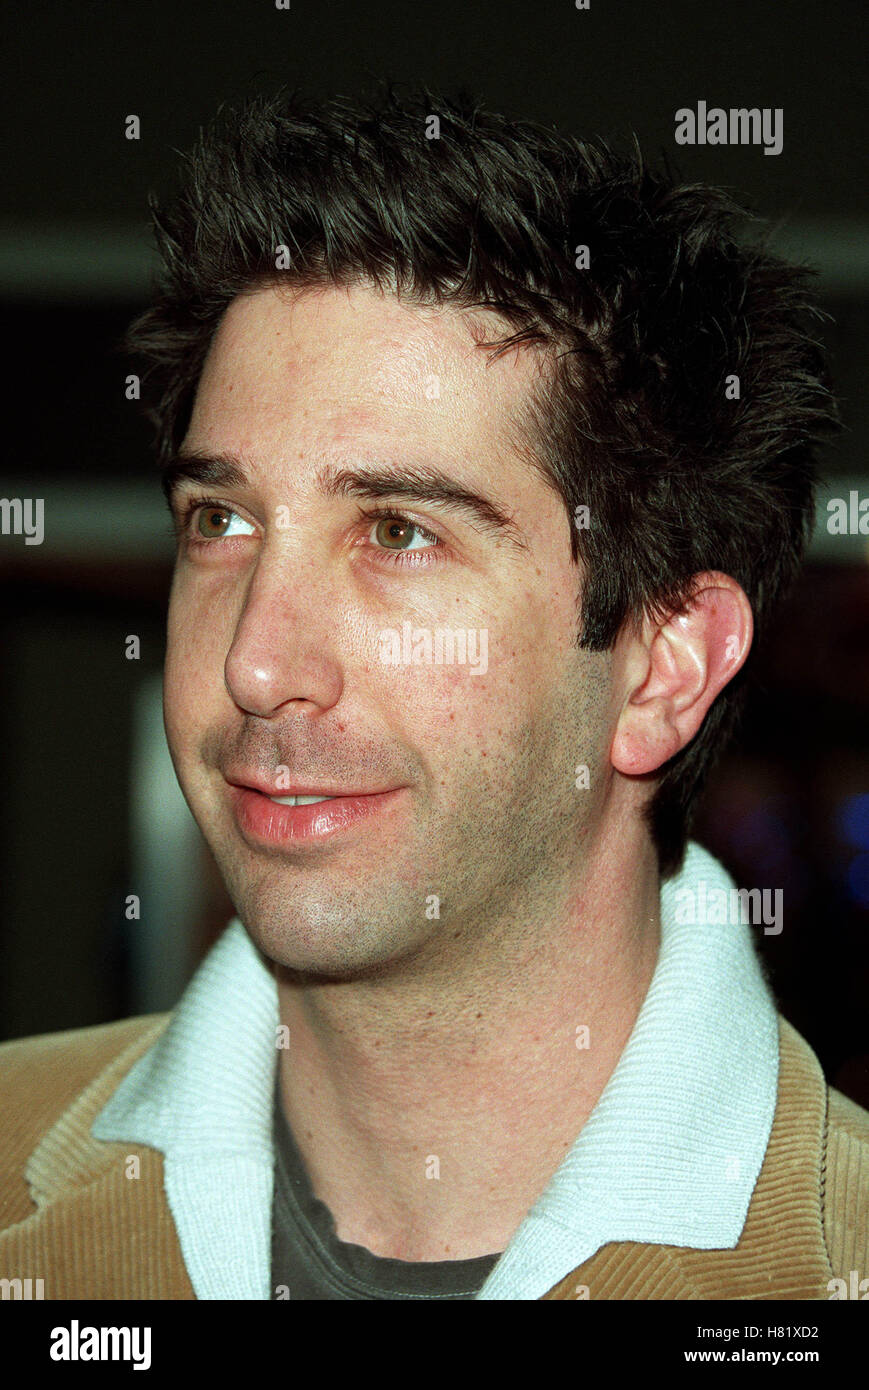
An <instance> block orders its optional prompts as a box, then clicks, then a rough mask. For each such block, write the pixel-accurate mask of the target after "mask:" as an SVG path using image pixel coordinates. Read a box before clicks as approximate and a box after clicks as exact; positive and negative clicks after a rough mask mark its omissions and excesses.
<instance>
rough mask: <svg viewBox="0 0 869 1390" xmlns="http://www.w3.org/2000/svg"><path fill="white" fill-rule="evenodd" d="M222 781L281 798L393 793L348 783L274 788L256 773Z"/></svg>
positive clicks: (226, 778) (387, 790)
mask: <svg viewBox="0 0 869 1390" xmlns="http://www.w3.org/2000/svg"><path fill="white" fill-rule="evenodd" d="M224 779H225V780H226V781H227V782H228V783H229V785H230V786H231V787H240V788H241V790H242V791H254V792H262V794H263V796H268V797H274V798H279V797H280V798H283V797H291V796H318V797H338V796H380V795H381V794H382V793H383V792H389V791H394V790H395V788H394V787H360V786H359V785H358V784H357V783H353V782H351V783H349V784H348V785H347V786H345V787H335V786H332V787H315V786H313V785H311V784H310V783H302V782H299V783H297V784H295V785H294V786H291V787H284V786H281V787H275V786H273V785H272V784H271V783H269V782H267V781H265V779H264V778H262V777H260V776H258V775H257V774H256V773H250V774H247V773H244V772H240V773H238V774H236V773H231V774H230V773H224Z"/></svg>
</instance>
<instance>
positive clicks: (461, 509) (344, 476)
mask: <svg viewBox="0 0 869 1390" xmlns="http://www.w3.org/2000/svg"><path fill="white" fill-rule="evenodd" d="M161 481H162V486H163V492H164V493H165V495H166V500H167V501H168V503H169V505H170V507H171V505H172V498H173V496H174V494H175V492H176V490H177V489H178V488H179V487H180V486H181V484H182V483H184V482H191V483H199V484H200V485H203V486H206V487H248V486H250V479H249V478H248V476H247V474H246V473H245V471H244V469H243V468H242V467H241V465H240V464H239V462H238V460H237V459H235V458H233V457H232V456H231V455H229V454H214V455H212V454H203V453H200V452H198V451H191V452H190V453H183V454H182V453H179V454H176V455H175V456H174V458H172V459H171V460H170V462H169V463H168V464H167V465H166V466H165V467H164V469H163V474H162V479H161ZM316 485H317V488H318V490H319V491H320V492H321V493H322V494H323V496H324V497H358V498H366V497H367V498H372V499H373V498H377V497H403V498H405V499H406V500H407V501H411V502H421V503H427V502H428V503H436V504H438V505H439V506H441V507H443V508H445V509H446V510H447V511H452V512H455V513H457V514H458V515H460V516H464V518H465V519H466V520H467V521H468V522H469V523H470V524H471V525H472V526H474V527H475V528H476V529H477V530H479V531H481V532H483V533H484V534H486V535H490V536H493V537H494V538H495V539H496V540H499V541H501V540H503V541H506V542H507V543H508V544H510V545H512V546H513V547H514V548H515V549H517V550H522V551H527V550H528V549H529V542H528V538H527V536H526V535H525V533H524V531H523V530H522V529H521V527H520V526H518V525H517V523H516V522H515V521H514V520H513V518H512V517H511V516H510V515H509V514H508V513H507V512H505V511H504V509H503V508H502V507H500V506H499V505H498V503H497V502H496V501H495V500H494V499H493V498H491V497H488V496H486V494H485V493H481V492H474V491H471V490H470V489H469V488H466V487H463V486H462V485H461V484H460V483H457V482H456V481H455V479H454V478H451V477H450V476H449V474H447V473H443V472H442V471H441V470H440V469H438V468H435V467H433V466H431V465H428V464H425V465H419V466H410V467H408V466H403V467H400V468H384V467H375V466H373V465H368V464H364V465H360V466H357V467H355V468H339V467H337V466H336V465H334V464H330V465H327V466H325V467H324V468H321V469H320V470H319V471H318V473H317V475H316Z"/></svg>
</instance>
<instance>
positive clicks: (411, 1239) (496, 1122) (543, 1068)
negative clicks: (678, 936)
mask: <svg viewBox="0 0 869 1390" xmlns="http://www.w3.org/2000/svg"><path fill="white" fill-rule="evenodd" d="M617 838H618V837H614V843H615V841H616V839H617ZM545 897H546V901H545V902H544V901H542V900H541V898H540V897H538V898H537V900H536V901H534V900H532V899H533V898H534V895H533V894H532V893H531V892H530V891H529V893H526V895H525V896H524V897H523V900H522V902H518V901H514V902H513V903H512V904H511V908H510V910H509V911H507V912H505V913H503V914H502V915H501V916H500V917H499V919H498V921H496V922H487V924H486V929H485V931H484V932H479V931H478V932H475V931H474V930H472V929H473V927H474V924H472V923H468V924H461V925H460V926H458V927H457V926H453V925H452V924H451V930H450V931H449V932H448V933H446V935H447V936H448V937H449V940H444V938H443V937H440V938H438V945H437V951H436V952H432V953H429V952H419V953H417V954H416V955H415V956H414V958H413V959H411V960H402V961H400V962H398V963H396V964H395V965H394V966H390V967H389V968H388V969H383V970H381V971H380V972H379V973H378V974H377V976H376V978H368V979H361V980H360V979H353V980H350V981H327V982H324V981H322V980H317V981H316V982H312V981H311V980H310V978H308V977H304V976H292V975H291V974H290V973H289V972H286V971H284V970H282V969H281V968H280V967H276V968H275V969H276V975H277V983H278V998H279V1008H280V1017H281V1022H282V1023H284V1024H286V1025H287V1026H288V1027H289V1030H290V1039H291V1042H290V1047H289V1049H288V1050H282V1051H280V1052H279V1053H278V1056H279V1059H280V1088H281V1098H282V1102H283V1106H284V1111H285V1114H286V1117H287V1120H288V1122H289V1124H290V1127H291V1129H292V1131H293V1136H294V1139H295V1142H296V1144H297V1147H298V1149H299V1151H300V1153H301V1155H302V1158H303V1160H304V1163H305V1166H306V1168H307V1171H308V1174H309V1176H310V1179H311V1183H312V1186H313V1189H314V1192H315V1193H316V1195H317V1196H318V1197H319V1198H320V1200H321V1201H323V1202H325V1203H326V1205H327V1206H328V1207H329V1209H330V1211H331V1212H332V1215H333V1217H334V1219H335V1224H336V1230H337V1234H338V1237H339V1239H341V1240H344V1241H348V1242H352V1243H353V1244H357V1245H362V1246H364V1247H366V1248H367V1249H369V1250H371V1251H372V1252H373V1253H374V1254H377V1255H382V1256H389V1257H392V1258H395V1259H404V1260H424V1261H438V1260H461V1259H472V1258H474V1257H476V1256H479V1255H486V1254H493V1253H495V1252H498V1251H501V1250H503V1249H504V1247H505V1246H506V1244H507V1242H508V1241H509V1239H510V1237H511V1236H512V1234H513V1232H514V1231H515V1230H516V1228H517V1226H518V1225H519V1224H520V1222H521V1221H522V1219H523V1217H524V1216H525V1215H526V1214H527V1212H528V1211H529V1210H530V1208H531V1207H532V1206H533V1205H534V1202H535V1201H536V1200H537V1198H538V1197H539V1196H540V1195H541V1194H542V1192H543V1191H544V1190H545V1188H546V1187H547V1186H548V1184H549V1181H550V1180H551V1178H552V1176H553V1175H554V1173H555V1171H556V1169H557V1168H558V1166H559V1164H560V1163H561V1161H562V1159H563V1158H564V1157H565V1155H566V1153H567V1152H568V1150H569V1149H570V1147H571V1146H572V1144H573V1143H574V1141H575V1140H576V1138H577V1136H578V1134H579V1132H580V1130H581V1129H582V1127H583V1125H584V1123H585V1121H586V1120H587V1119H588V1117H589V1115H590V1114H591V1112H592V1110H593V1109H594V1107H595V1105H596V1104H597V1101H598V1099H599V1098H600V1096H601V1094H602V1092H603V1090H604V1087H605V1086H606V1084H607V1081H608V1080H609V1078H610V1076H611V1075H612V1072H613V1070H614V1068H615V1066H616V1064H617V1062H618V1060H619V1057H620V1056H621V1053H622V1050H623V1049H624V1046H625V1044H626V1042H627V1040H628V1038H629V1037H630V1034H631V1031H632V1029H633V1026H634V1023H635V1022H636V1019H637V1015H638V1013H639V1011H640V1007H641V1005H642V1002H643V1000H644V998H645V996H646V993H647V991H648V988H649V984H650V983H651V979H652V975H653V973H654V969H655V964H656V962H657V956H658V947H659V943H660V907H659V905H660V883H659V878H658V870H657V861H656V858H655V855H654V851H653V850H652V848H651V846H647V845H646V844H645V842H643V843H641V844H638V845H637V846H636V854H635V856H633V857H631V856H630V855H626V853H625V843H624V839H623V838H622V839H621V843H620V846H619V854H618V859H617V860H616V857H615V848H614V844H613V846H611V847H605V846H599V847H598V849H597V850H596V851H595V852H594V853H593V855H592V856H591V857H590V858H589V859H588V861H587V862H586V863H585V865H584V868H583V871H582V872H581V873H580V874H579V875H577V874H576V873H574V875H573V878H572V881H571V882H570V883H565V884H563V885H561V886H560V889H559V891H558V892H557V893H555V894H553V885H552V883H551V881H549V882H547V884H546V894H545ZM553 897H554V898H555V901H553ZM465 927H467V928H468V929H467V930H465ZM469 940H470V942H471V943H472V944H471V946H469V945H468V944H467V943H468V941H469Z"/></svg>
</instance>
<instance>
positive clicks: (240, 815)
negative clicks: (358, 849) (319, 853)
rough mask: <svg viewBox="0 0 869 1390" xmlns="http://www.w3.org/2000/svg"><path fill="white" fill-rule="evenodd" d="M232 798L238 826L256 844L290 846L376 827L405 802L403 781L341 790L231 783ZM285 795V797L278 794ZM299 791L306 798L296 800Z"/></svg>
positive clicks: (266, 846)
mask: <svg viewBox="0 0 869 1390" xmlns="http://www.w3.org/2000/svg"><path fill="white" fill-rule="evenodd" d="M228 790H229V801H230V808H231V810H232V814H233V816H234V819H235V823H236V826H237V827H238V830H239V832H240V833H241V836H242V838H243V839H244V840H246V841H247V843H248V844H249V845H250V847H251V848H252V849H257V848H259V849H265V848H268V847H271V848H274V849H280V848H281V847H283V848H285V849H288V848H290V847H291V846H292V845H294V844H295V845H302V844H304V845H306V846H308V847H312V846H314V845H316V844H318V843H319V844H324V843H327V842H331V841H332V840H334V839H336V838H337V837H339V836H341V835H342V834H343V833H346V832H349V831H350V830H351V829H361V828H362V826H363V825H364V824H366V823H367V824H368V825H369V826H371V827H372V828H376V826H377V824H378V822H379V819H380V817H381V816H386V815H389V814H392V813H393V811H392V808H393V807H396V806H397V805H399V804H400V803H401V800H402V792H403V790H404V789H403V788H402V787H390V788H387V789H386V790H385V791H382V792H364V793H362V794H361V795H360V794H358V793H352V794H347V793H341V794H340V795H329V794H323V795H321V794H318V793H310V794H306V793H303V792H299V793H293V792H288V791H284V790H283V789H282V790H281V791H280V792H277V793H276V792H272V791H271V789H267V790H262V789H261V788H260V787H255V786H251V785H250V783H243V784H238V783H236V782H231V783H229V784H228ZM279 796H280V797H283V798H284V800H283V801H279V800H278V799H277V798H278V797H279ZM296 796H299V797H300V798H302V800H301V803H300V804H290V805H287V804H286V798H291V803H292V802H294V801H295V798H296Z"/></svg>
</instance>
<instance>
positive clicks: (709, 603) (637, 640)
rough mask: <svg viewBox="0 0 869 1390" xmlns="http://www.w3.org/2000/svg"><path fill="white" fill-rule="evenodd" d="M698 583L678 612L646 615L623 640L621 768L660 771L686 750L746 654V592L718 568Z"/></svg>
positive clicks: (749, 625) (617, 747)
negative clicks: (663, 616) (649, 616)
mask: <svg viewBox="0 0 869 1390" xmlns="http://www.w3.org/2000/svg"><path fill="white" fill-rule="evenodd" d="M694 583H695V587H694V589H693V591H692V596H691V598H690V599H689V601H688V603H687V604H686V605H685V607H684V608H683V609H682V610H681V611H680V612H679V613H675V614H673V615H672V616H671V617H670V618H668V619H666V620H662V619H660V618H658V619H657V620H656V619H653V618H647V619H646V620H645V621H644V623H643V625H642V628H641V630H640V631H639V632H637V631H634V632H632V633H629V634H627V635H626V636H625V638H624V647H623V651H622V653H621V657H620V664H621V678H622V682H623V687H624V704H623V706H622V711H621V714H620V716H619V720H618V724H617V725H616V730H615V734H614V736H613V743H612V749H611V751H610V761H611V762H612V765H613V767H614V768H615V769H616V771H617V772H624V773H627V774H628V775H631V776H637V775H639V774H641V773H644V772H654V771H655V770H656V768H659V767H661V766H662V765H663V764H664V763H665V762H667V761H668V760H669V759H670V758H672V757H673V755H674V754H675V753H678V752H679V750H680V749H681V748H684V747H685V745H686V743H689V742H690V741H691V739H692V738H693V737H694V735H695V734H696V733H697V730H698V729H699V728H700V725H701V724H702V723H703V720H704V719H705V717H706V712H707V710H708V709H709V706H710V705H711V704H712V702H713V700H714V699H715V697H716V695H717V694H718V693H719V691H720V690H722V689H723V687H724V686H725V685H726V684H727V682H728V681H729V680H731V679H732V678H733V677H734V676H735V675H736V673H737V671H738V670H739V668H740V667H741V666H742V664H743V663H744V661H745V658H746V657H747V656H748V652H749V648H750V647H751V641H752V637H753V635H754V620H753V618H752V614H751V604H750V603H749V601H748V598H747V597H746V594H745V592H744V591H743V590H742V589H741V588H740V586H739V585H738V584H737V582H736V580H735V579H731V578H730V576H729V575H727V574H720V573H719V572H718V571H714V570H708V571H704V573H702V574H698V575H695V579H694Z"/></svg>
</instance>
